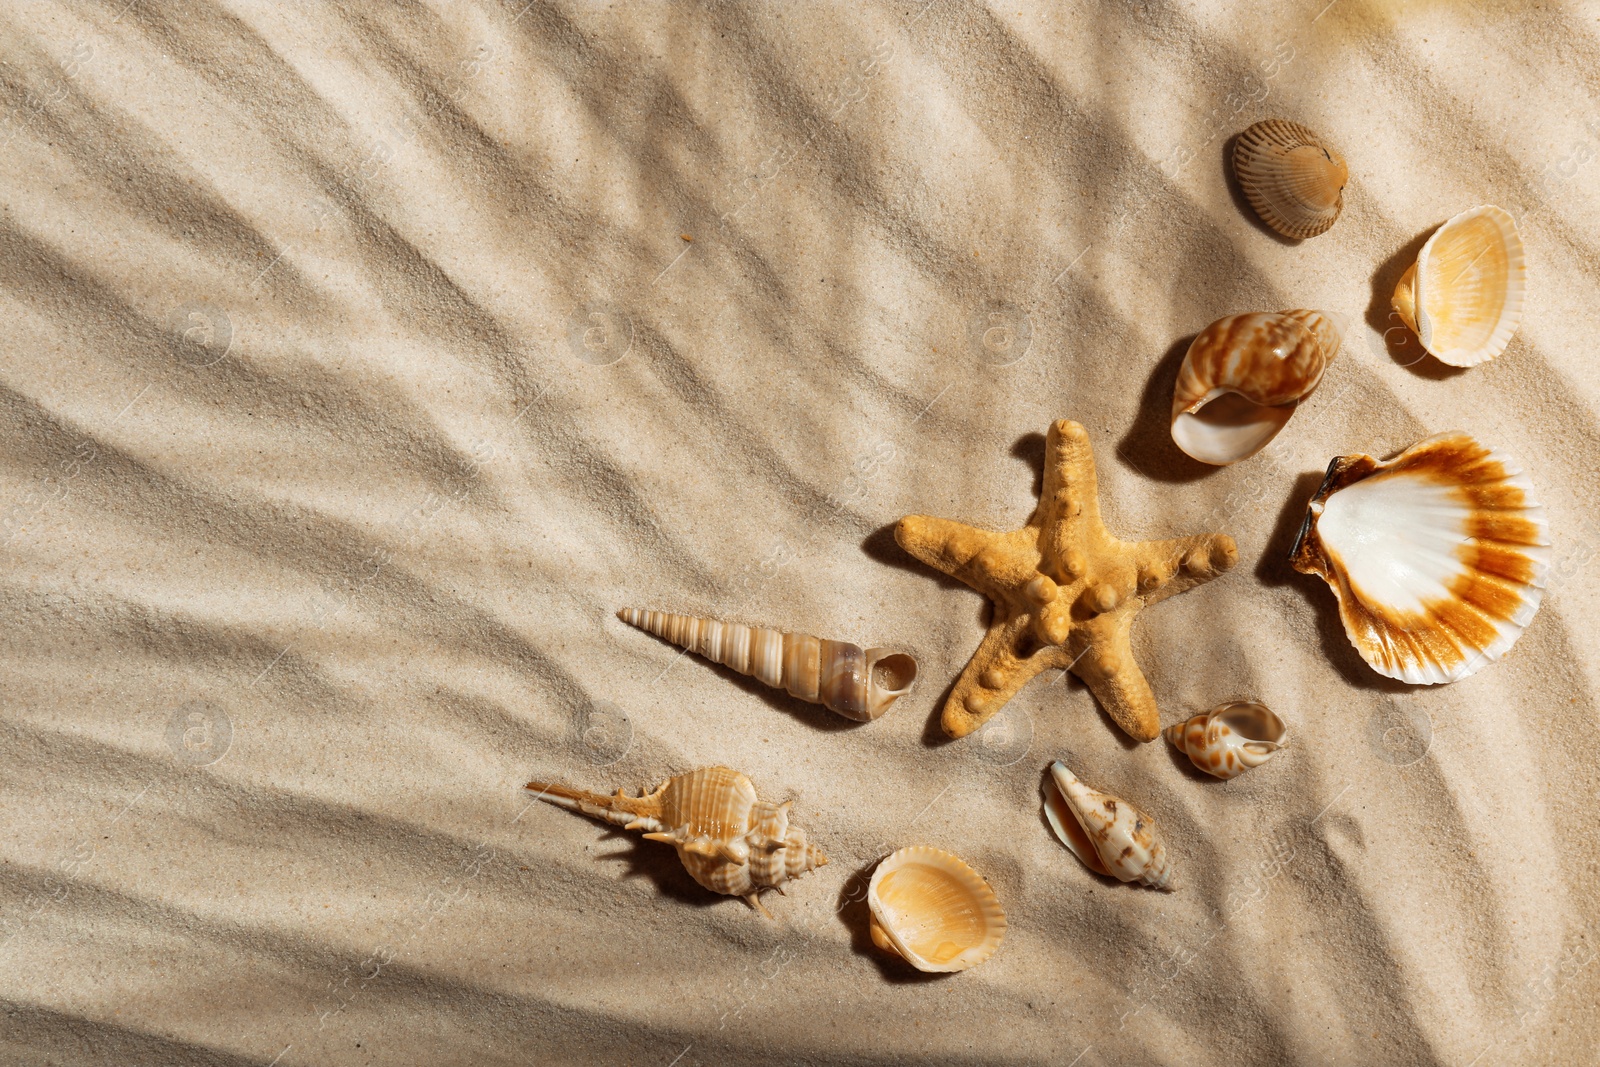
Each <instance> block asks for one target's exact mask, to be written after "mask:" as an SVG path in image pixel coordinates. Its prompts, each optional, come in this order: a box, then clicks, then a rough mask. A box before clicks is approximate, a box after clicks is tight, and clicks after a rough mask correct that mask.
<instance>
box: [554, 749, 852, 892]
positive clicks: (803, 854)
mask: <svg viewBox="0 0 1600 1067" xmlns="http://www.w3.org/2000/svg"><path fill="white" fill-rule="evenodd" d="M527 788H528V789H530V790H532V791H533V792H535V793H537V794H539V797H540V798H541V799H543V800H547V801H549V802H550V803H552V804H555V805H556V806H558V807H563V808H566V809H567V810H569V811H578V812H582V813H583V814H585V815H592V816H594V817H595V818H597V819H604V820H605V821H606V822H609V823H613V824H615V825H617V826H621V827H623V828H624V829H627V830H637V831H643V832H644V836H645V837H646V838H648V839H649V840H651V841H662V842H665V843H666V844H669V845H671V846H672V847H673V848H675V849H677V850H678V859H680V860H681V861H682V862H683V866H684V869H685V870H687V871H688V872H689V876H690V877H691V878H693V879H694V880H695V881H696V882H698V883H700V884H701V885H702V886H704V887H705V888H707V889H709V890H711V891H712V892H713V893H723V894H726V895H728V896H736V897H743V898H744V899H745V900H746V902H748V903H749V904H750V906H751V907H753V908H755V909H757V910H758V911H760V912H761V913H762V914H763V915H766V916H767V917H768V918H771V917H772V916H771V915H770V914H769V913H768V912H767V909H766V908H764V907H762V905H761V901H760V899H759V897H758V894H759V893H760V891H761V890H763V889H776V888H778V887H779V886H781V885H782V884H783V883H784V882H787V881H788V880H790V879H791V878H797V877H799V876H800V875H802V874H804V873H805V872H807V871H809V870H812V869H813V868H816V867H821V866H822V865H823V864H825V863H827V862H828V858H827V857H826V856H824V855H823V854H822V853H821V852H819V851H818V850H817V848H816V846H815V845H812V844H811V843H810V842H808V841H807V840H806V835H805V831H804V830H801V829H800V828H799V827H796V826H790V825H789V808H790V806H791V804H790V802H785V803H782V804H773V803H771V802H770V801H765V800H762V799H761V798H760V797H759V796H757V795H756V787H755V785H754V784H752V783H751V781H750V779H749V778H748V777H746V776H745V775H743V774H741V773H740V772H738V771H735V770H732V769H731V768H728V767H704V768H702V769H700V770H698V771H690V772H689V773H688V774H679V775H676V776H674V777H672V778H668V779H667V780H666V781H664V782H662V783H661V784H660V785H659V786H657V787H656V790H655V792H653V793H649V794H647V795H644V796H638V797H630V796H628V795H627V794H625V793H624V792H623V791H622V790H620V789H619V790H617V792H616V795H615V796H607V795H605V794H604V793H591V792H588V791H587V790H583V789H572V788H570V787H568V786H564V785H556V784H552V783H549V782H529V783H528V785H527Z"/></svg>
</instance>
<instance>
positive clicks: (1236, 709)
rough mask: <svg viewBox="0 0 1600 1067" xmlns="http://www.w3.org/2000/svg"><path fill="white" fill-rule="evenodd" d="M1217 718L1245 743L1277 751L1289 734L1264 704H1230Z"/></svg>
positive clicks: (1275, 715) (1285, 727)
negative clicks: (1265, 746)
mask: <svg viewBox="0 0 1600 1067" xmlns="http://www.w3.org/2000/svg"><path fill="white" fill-rule="evenodd" d="M1217 718H1218V719H1219V720H1221V721H1222V722H1223V723H1224V724H1226V725H1227V727H1228V729H1230V730H1232V731H1233V732H1234V733H1236V734H1238V735H1239V736H1240V737H1242V738H1244V739H1245V741H1246V743H1257V742H1259V743H1261V744H1266V745H1270V746H1272V748H1273V749H1277V748H1281V747H1282V746H1283V739H1284V738H1285V737H1287V736H1288V734H1289V727H1288V726H1286V725H1285V724H1284V721H1283V720H1282V719H1280V718H1279V717H1278V715H1277V713H1276V712H1274V711H1273V710H1272V709H1271V708H1269V707H1267V706H1266V705H1265V704H1252V703H1244V702H1241V703H1237V704H1230V705H1228V706H1227V707H1226V708H1225V709H1223V711H1222V713H1221V714H1220V715H1218V716H1217Z"/></svg>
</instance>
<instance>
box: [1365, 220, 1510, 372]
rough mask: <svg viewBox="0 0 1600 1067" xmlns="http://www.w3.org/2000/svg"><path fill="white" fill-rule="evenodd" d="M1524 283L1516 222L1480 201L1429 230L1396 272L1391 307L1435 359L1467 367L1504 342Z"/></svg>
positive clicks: (1503, 347)
mask: <svg viewBox="0 0 1600 1067" xmlns="http://www.w3.org/2000/svg"><path fill="white" fill-rule="evenodd" d="M1526 288H1527V267H1526V266H1525V264H1524V262H1523V256H1522V238H1521V237H1520V236H1519V235H1518V234H1517V224H1516V222H1515V221H1513V220H1512V218H1511V216H1510V215H1508V214H1507V213H1506V212H1504V211H1502V210H1501V209H1500V208H1497V207H1494V206H1493V205H1485V206H1483V207H1475V208H1473V209H1472V210H1471V211H1463V212H1462V213H1461V214H1459V215H1457V216H1455V217H1454V218H1452V219H1451V220H1450V221H1448V222H1446V223H1445V224H1444V225H1443V226H1440V227H1439V228H1438V230H1436V231H1434V234H1433V236H1432V237H1430V238H1428V243H1427V244H1425V245H1423V246H1422V251H1421V252H1419V253H1417V261H1416V262H1415V263H1413V264H1412V265H1411V268H1410V269H1409V270H1407V271H1406V272H1405V274H1404V275H1402V276H1401V278H1400V284H1399V285H1398V286H1397V287H1396V288H1395V291H1394V310H1395V312H1396V313H1397V314H1398V315H1399V316H1400V318H1401V320H1402V321H1404V322H1405V324H1406V325H1407V326H1409V327H1411V329H1412V330H1413V331H1414V332H1415V333H1416V335H1417V338H1418V340H1420V341H1421V342H1422V347H1423V348H1426V349H1427V350H1428V351H1429V352H1431V353H1433V355H1434V356H1435V357H1436V358H1437V359H1439V360H1440V361H1441V362H1444V363H1448V364H1450V365H1451V366H1453V367H1471V366H1474V365H1476V364H1479V363H1484V362H1486V361H1488V360H1491V359H1493V358H1494V357H1495V356H1498V355H1499V354H1500V353H1502V352H1504V351H1505V350H1506V345H1508V344H1510V343H1511V337H1512V335H1513V334H1515V333H1516V332H1517V327H1518V326H1519V325H1521V323H1522V299H1523V294H1524V292H1525V291H1526Z"/></svg>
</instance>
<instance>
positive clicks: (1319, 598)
mask: <svg viewBox="0 0 1600 1067" xmlns="http://www.w3.org/2000/svg"><path fill="white" fill-rule="evenodd" d="M1323 477H1324V472H1323V471H1306V472H1305V473H1304V474H1301V475H1300V476H1299V477H1298V478H1296V479H1295V482H1294V489H1293V490H1292V491H1291V492H1290V494H1289V498H1288V500H1286V501H1285V502H1284V505H1283V508H1282V510H1280V511H1279V512H1278V520H1277V523H1276V525H1275V526H1274V527H1273V530H1272V534H1271V536H1269V537H1268V538H1267V545H1266V549H1265V551H1263V552H1262V554H1261V560H1260V562H1259V563H1257V564H1256V577H1257V578H1258V579H1260V581H1261V583H1262V584H1263V585H1287V586H1292V587H1293V588H1294V590H1295V591H1296V592H1297V593H1299V594H1300V596H1301V597H1302V598H1303V599H1304V600H1305V602H1306V605H1307V607H1309V608H1310V610H1311V612H1312V614H1313V616H1314V617H1315V618H1316V622H1317V637H1318V640H1319V643H1320V644H1321V646H1322V654H1323V655H1324V656H1326V657H1327V659H1328V662H1329V663H1331V664H1333V668H1334V669H1335V670H1336V671H1338V672H1339V674H1340V676H1341V677H1342V678H1343V679H1344V680H1345V681H1346V682H1348V683H1350V684H1351V685H1352V686H1355V687H1356V688H1358V689H1368V690H1372V691H1374V692H1379V693H1409V692H1411V691H1412V690H1414V689H1415V688H1416V687H1415V686H1413V685H1409V684H1407V683H1405V682H1401V681H1397V680H1395V679H1393V678H1385V677H1384V676H1383V675H1381V674H1379V673H1378V672H1376V671H1374V670H1373V669H1372V667H1371V666H1370V665H1369V664H1368V663H1367V661H1366V660H1364V659H1362V658H1361V654H1360V653H1359V652H1357V651H1356V650H1355V646H1354V645H1352V644H1351V643H1350V637H1349V635H1348V634H1346V633H1345V631H1344V623H1343V622H1342V621H1341V620H1340V618H1339V601H1338V599H1337V598H1336V597H1335V596H1334V595H1333V590H1332V589H1330V588H1329V587H1328V583H1327V582H1325V581H1323V580H1322V578H1321V577H1320V576H1318V575H1315V574H1301V573H1300V572H1299V571H1297V570H1295V569H1294V567H1293V565H1292V564H1290V562H1289V554H1290V553H1291V552H1292V551H1293V550H1294V543H1295V540H1296V539H1297V538H1298V537H1299V536H1300V528H1301V526H1303V525H1304V524H1305V519H1306V508H1307V505H1308V504H1309V503H1310V501H1311V498H1312V497H1313V496H1315V495H1316V492H1317V489H1318V487H1320V486H1321V485H1322V479H1323Z"/></svg>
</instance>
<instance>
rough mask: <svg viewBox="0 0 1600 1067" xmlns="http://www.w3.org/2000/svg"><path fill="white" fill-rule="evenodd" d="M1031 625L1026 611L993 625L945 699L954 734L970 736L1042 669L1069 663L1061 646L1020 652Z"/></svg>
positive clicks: (948, 724) (946, 721) (945, 717)
mask: <svg viewBox="0 0 1600 1067" xmlns="http://www.w3.org/2000/svg"><path fill="white" fill-rule="evenodd" d="M1030 625H1031V619H1030V617H1029V616H1028V615H1026V614H1022V615H1016V616H1013V617H1012V618H1010V619H1007V620H1006V621H1005V622H1003V623H1002V622H999V621H997V622H996V623H995V625H993V626H991V627H989V632H988V633H987V634H986V635H984V638H983V643H982V644H980V645H979V646H978V650H977V651H976V652H974V653H973V654H972V659H971V660H970V661H968V663H967V666H966V669H965V670H963V671H962V672H961V677H960V678H957V679H956V684H955V688H953V689H952V690H951V691H950V699H949V700H947V701H945V705H944V714H943V716H942V717H941V720H940V721H941V722H942V723H943V725H944V732H945V733H947V734H949V735H950V736H951V737H965V736H967V735H968V734H970V733H971V732H972V731H974V730H976V729H977V728H978V727H980V726H982V725H983V724H984V723H986V722H988V721H989V720H990V719H992V718H994V716H995V714H996V713H997V712H999V710H1000V709H1001V708H1003V707H1005V705H1006V702H1007V701H1009V700H1010V699H1011V698H1012V697H1013V696H1015V695H1016V694H1017V690H1019V689H1021V688H1022V687H1023V686H1024V685H1026V684H1027V682H1028V681H1029V680H1030V679H1032V678H1033V677H1034V676H1036V675H1037V674H1038V673H1039V672H1040V671H1042V670H1045V669H1047V668H1049V667H1065V666H1066V665H1067V660H1066V657H1065V652H1064V650H1062V649H1059V648H1053V647H1046V648H1041V649H1039V650H1038V651H1036V652H1034V653H1033V654H1032V655H1029V656H1026V657H1021V656H1018V655H1017V652H1018V650H1019V648H1018V646H1019V645H1020V644H1025V643H1026V635H1027V631H1028V627H1029V626H1030Z"/></svg>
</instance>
